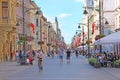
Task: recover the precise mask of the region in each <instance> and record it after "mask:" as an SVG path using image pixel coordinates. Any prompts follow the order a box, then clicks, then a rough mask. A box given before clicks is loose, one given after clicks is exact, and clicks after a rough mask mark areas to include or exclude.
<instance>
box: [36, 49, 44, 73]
mask: <svg viewBox="0 0 120 80" xmlns="http://www.w3.org/2000/svg"><path fill="white" fill-rule="evenodd" d="M43 56H44V54H43V51H42V50H39V51H38V52H37V58H38V68H39V71H40V70H41V71H42V70H43Z"/></svg>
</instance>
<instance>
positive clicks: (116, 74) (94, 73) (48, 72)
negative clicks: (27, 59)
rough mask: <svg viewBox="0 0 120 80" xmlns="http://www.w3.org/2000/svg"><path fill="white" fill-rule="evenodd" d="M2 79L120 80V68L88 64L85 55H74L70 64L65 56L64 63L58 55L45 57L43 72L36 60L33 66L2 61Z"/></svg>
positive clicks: (0, 67)
mask: <svg viewBox="0 0 120 80" xmlns="http://www.w3.org/2000/svg"><path fill="white" fill-rule="evenodd" d="M0 80H120V69H119V68H99V69H96V68H94V67H92V66H90V65H89V64H88V61H87V58H85V57H84V56H79V58H76V57H75V56H72V59H71V63H70V64H67V63H66V60H65V57H64V62H63V64H60V63H59V60H58V57H57V56H56V57H55V58H54V59H52V58H49V57H46V58H45V60H44V70H43V71H41V72H39V71H38V67H37V62H36V61H34V65H33V66H31V65H29V66H25V65H24V66H16V62H5V63H0Z"/></svg>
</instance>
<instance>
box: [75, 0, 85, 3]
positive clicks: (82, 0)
mask: <svg viewBox="0 0 120 80" xmlns="http://www.w3.org/2000/svg"><path fill="white" fill-rule="evenodd" d="M75 1H76V2H82V3H83V2H84V0H75Z"/></svg>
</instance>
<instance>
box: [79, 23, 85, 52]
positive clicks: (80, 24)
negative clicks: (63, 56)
mask: <svg viewBox="0 0 120 80" xmlns="http://www.w3.org/2000/svg"><path fill="white" fill-rule="evenodd" d="M80 25H82V37H83V38H82V47H83V50H82V51H83V53H84V25H85V24H83V23H79V26H78V28H79V29H80V28H81V26H80Z"/></svg>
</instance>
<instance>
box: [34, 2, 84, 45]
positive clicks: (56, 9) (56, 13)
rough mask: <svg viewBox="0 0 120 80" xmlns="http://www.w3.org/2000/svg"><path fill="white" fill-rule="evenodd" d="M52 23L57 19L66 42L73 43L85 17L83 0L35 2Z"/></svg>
mask: <svg viewBox="0 0 120 80" xmlns="http://www.w3.org/2000/svg"><path fill="white" fill-rule="evenodd" d="M34 1H35V2H36V4H37V5H38V6H39V7H40V8H41V10H42V12H43V15H44V16H45V17H46V18H47V19H48V21H50V22H52V23H53V22H54V19H55V17H57V19H58V22H59V28H60V29H61V33H62V36H63V37H64V39H65V42H66V43H67V44H68V43H71V39H72V37H73V36H74V35H75V32H76V30H77V29H78V23H80V22H81V19H82V17H83V8H82V7H83V0H34Z"/></svg>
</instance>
